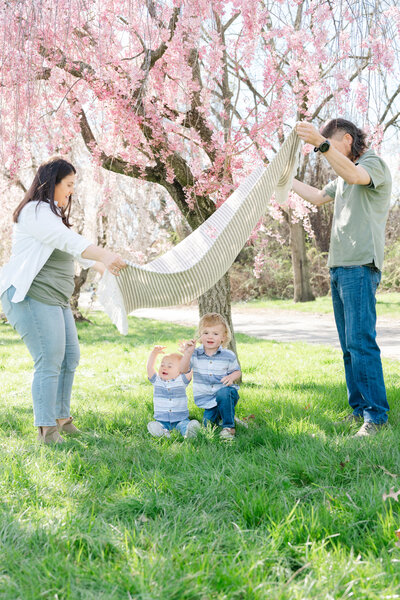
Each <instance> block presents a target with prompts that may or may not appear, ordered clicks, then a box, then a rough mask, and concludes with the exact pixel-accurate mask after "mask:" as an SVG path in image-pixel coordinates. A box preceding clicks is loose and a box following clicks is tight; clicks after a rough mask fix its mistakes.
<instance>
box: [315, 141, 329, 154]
mask: <svg viewBox="0 0 400 600" xmlns="http://www.w3.org/2000/svg"><path fill="white" fill-rule="evenodd" d="M330 147H331V143H330V141H329V140H325V141H324V142H322V144H320V145H319V146H316V147H315V148H314V152H318V150H319V151H320V152H322V153H324V152H327V151H328V150H329V148H330Z"/></svg>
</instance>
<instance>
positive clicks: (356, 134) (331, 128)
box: [321, 119, 367, 161]
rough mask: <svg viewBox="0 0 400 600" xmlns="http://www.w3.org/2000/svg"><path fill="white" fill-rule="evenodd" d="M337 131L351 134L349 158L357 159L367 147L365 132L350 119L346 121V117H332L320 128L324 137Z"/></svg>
mask: <svg viewBox="0 0 400 600" xmlns="http://www.w3.org/2000/svg"><path fill="white" fill-rule="evenodd" d="M337 131H343V133H349V134H350V135H351V137H352V138H353V143H352V144H351V156H350V159H351V160H352V161H355V160H357V158H359V157H360V156H361V154H363V153H364V152H365V150H366V149H367V144H366V142H365V138H366V137H367V136H366V134H365V133H364V132H363V131H362V130H361V129H359V128H358V127H357V125H354V123H352V122H351V121H346V119H332V120H331V121H329V122H328V123H327V124H326V125H325V126H324V127H323V128H322V130H321V134H322V135H323V136H324V137H326V138H331V137H332V136H333V135H335V133H336V132H337Z"/></svg>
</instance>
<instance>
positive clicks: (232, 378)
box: [221, 373, 236, 386]
mask: <svg viewBox="0 0 400 600" xmlns="http://www.w3.org/2000/svg"><path fill="white" fill-rule="evenodd" d="M235 379H236V377H235V375H234V373H230V375H225V377H221V383H223V384H224V385H226V386H230V385H232V384H233V382H234V381H235Z"/></svg>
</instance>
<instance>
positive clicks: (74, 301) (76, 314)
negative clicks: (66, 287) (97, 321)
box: [70, 269, 91, 323]
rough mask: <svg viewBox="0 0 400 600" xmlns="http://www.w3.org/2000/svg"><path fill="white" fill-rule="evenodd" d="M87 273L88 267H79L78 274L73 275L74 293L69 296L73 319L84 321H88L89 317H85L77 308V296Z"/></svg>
mask: <svg viewBox="0 0 400 600" xmlns="http://www.w3.org/2000/svg"><path fill="white" fill-rule="evenodd" d="M88 273H89V269H81V272H80V273H79V275H75V277H74V284H75V288H74V293H73V294H72V296H71V300H70V305H71V309H72V314H73V315H74V319H75V321H86V322H87V323H90V322H91V321H89V319H86V318H85V317H84V316H83V314H82V313H81V311H80V310H79V296H80V293H81V288H82V286H83V284H84V283H85V282H86V279H87V276H88Z"/></svg>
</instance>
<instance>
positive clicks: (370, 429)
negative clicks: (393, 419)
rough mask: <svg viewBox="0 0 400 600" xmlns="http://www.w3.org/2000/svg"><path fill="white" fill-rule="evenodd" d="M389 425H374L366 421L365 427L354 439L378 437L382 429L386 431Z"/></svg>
mask: <svg viewBox="0 0 400 600" xmlns="http://www.w3.org/2000/svg"><path fill="white" fill-rule="evenodd" d="M387 427H388V424H387V423H372V421H366V422H365V423H364V425H363V426H362V427H361V428H360V429H359V430H358V431H357V433H356V434H355V435H353V437H370V436H371V435H376V434H377V433H378V432H379V431H380V430H381V429H386V428H387Z"/></svg>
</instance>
